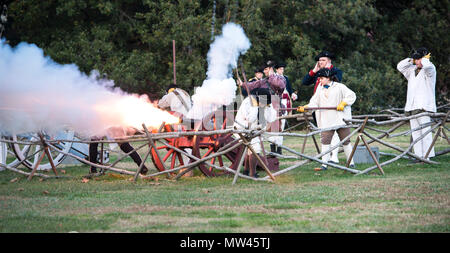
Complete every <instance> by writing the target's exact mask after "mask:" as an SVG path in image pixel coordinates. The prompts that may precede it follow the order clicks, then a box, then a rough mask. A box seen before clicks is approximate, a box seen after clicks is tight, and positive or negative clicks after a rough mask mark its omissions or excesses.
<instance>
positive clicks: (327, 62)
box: [302, 51, 342, 93]
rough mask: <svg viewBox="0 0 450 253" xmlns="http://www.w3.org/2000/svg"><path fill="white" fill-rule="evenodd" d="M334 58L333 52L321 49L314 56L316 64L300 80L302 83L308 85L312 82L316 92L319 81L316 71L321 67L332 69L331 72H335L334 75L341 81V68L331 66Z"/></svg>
mask: <svg viewBox="0 0 450 253" xmlns="http://www.w3.org/2000/svg"><path fill="white" fill-rule="evenodd" d="M334 59H335V57H334V54H332V53H330V52H328V51H323V52H321V53H320V54H318V55H317V56H316V58H315V60H316V65H315V66H314V68H313V69H311V70H310V71H309V72H308V74H306V75H305V77H304V78H303V81H302V85H305V86H310V85H312V84H314V93H316V89H317V86H318V85H319V81H318V79H317V76H316V73H317V71H319V70H320V69H321V68H328V69H331V70H333V72H334V73H335V74H336V75H335V76H336V78H337V80H338V82H341V81H342V70H340V69H338V68H337V67H335V66H333V64H332V63H331V61H332V60H334Z"/></svg>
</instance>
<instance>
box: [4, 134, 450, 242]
mask: <svg viewBox="0 0 450 253" xmlns="http://www.w3.org/2000/svg"><path fill="white" fill-rule="evenodd" d="M407 129H408V128H402V129H401V130H399V131H402V130H407ZM387 140H388V141H389V142H394V143H395V144H396V145H398V146H401V147H407V145H408V143H409V137H398V138H395V139H387ZM352 141H353V143H354V138H353V139H352ZM302 142H303V141H302V139H300V138H285V145H286V146H289V147H291V148H294V149H295V150H297V151H299V150H300V149H301V145H302ZM372 145H373V146H378V147H379V148H380V151H383V152H390V153H398V152H395V151H393V150H389V149H387V148H384V147H383V146H381V145H379V144H375V143H374V144H372ZM448 147H449V146H448V145H447V143H446V141H445V140H442V139H441V138H439V139H438V142H437V147H436V150H437V151H439V150H443V149H445V148H448ZM284 153H286V152H284ZM306 153H307V154H308V153H309V154H314V148H313V145H312V140H311V139H309V140H308V145H307V152H306ZM390 158H392V157H386V156H382V157H381V161H385V160H387V159H390ZM340 160H341V164H343V163H344V155H343V153H341V154H340ZM432 160H434V161H437V162H439V163H440V164H439V165H426V164H410V163H408V160H406V159H400V160H398V161H397V162H395V163H393V164H390V165H387V166H384V167H383V169H384V171H385V173H386V174H385V176H381V175H379V173H377V170H374V171H373V173H370V174H368V175H363V176H354V175H352V174H350V173H348V172H344V171H342V170H338V169H329V170H328V171H325V172H315V171H313V168H314V167H317V166H318V163H314V162H312V163H309V164H307V165H305V166H302V167H299V168H297V169H295V170H292V171H290V172H288V173H286V174H283V175H280V176H278V177H277V178H276V182H275V183H269V182H254V181H249V180H245V179H239V180H238V181H237V183H236V184H235V185H232V180H233V177H232V176H224V177H217V178H205V177H204V176H202V175H200V173H199V172H198V171H196V173H195V176H194V177H190V178H182V179H180V180H178V181H174V180H168V179H166V178H165V177H164V176H161V177H159V178H158V179H157V180H139V181H138V182H137V183H133V182H131V181H130V180H129V179H130V178H131V176H122V175H117V174H112V173H107V174H106V175H104V176H101V177H97V178H94V179H91V180H90V181H88V182H83V181H82V176H83V175H86V174H87V171H88V167H87V166H84V165H80V166H60V167H58V168H59V169H63V170H64V171H66V173H65V174H66V175H69V176H71V178H68V179H50V180H39V178H37V177H35V178H33V180H32V181H27V180H26V177H24V176H21V175H19V174H16V173H13V172H10V171H2V172H0V232H51V233H53V232H71V231H78V232H162V233H166V232H174V233H179V232H188V233H189V232H218V233H222V232H224V233H228V232H231V233H240V232H256V233H259V232H273V233H279V232H363V233H364V232H450V171H449V164H450V154H446V155H442V156H439V157H436V158H434V159H432ZM295 162H297V160H295V159H284V160H281V161H280V164H281V167H282V168H285V167H287V166H289V165H292V164H294V163H295ZM125 165H126V166H129V167H130V168H135V165H134V164H133V163H128V164H125ZM371 165H372V164H370V165H369V164H368V165H358V169H363V168H367V167H369V166H371ZM260 173H261V174H263V172H260ZM48 174H51V173H50V172H48Z"/></svg>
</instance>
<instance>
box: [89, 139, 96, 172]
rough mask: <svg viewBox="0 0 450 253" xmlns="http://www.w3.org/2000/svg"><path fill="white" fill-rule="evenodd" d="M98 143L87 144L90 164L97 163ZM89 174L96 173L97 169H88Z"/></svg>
mask: <svg viewBox="0 0 450 253" xmlns="http://www.w3.org/2000/svg"><path fill="white" fill-rule="evenodd" d="M97 148H98V143H91V144H89V162H91V163H97V162H98V161H97V157H98V150H97ZM89 173H97V168H96V167H94V166H91V168H90V169H89Z"/></svg>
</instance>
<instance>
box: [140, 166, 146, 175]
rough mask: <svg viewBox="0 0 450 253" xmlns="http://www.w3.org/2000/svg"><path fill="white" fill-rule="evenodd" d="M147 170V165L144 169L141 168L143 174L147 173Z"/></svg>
mask: <svg viewBox="0 0 450 253" xmlns="http://www.w3.org/2000/svg"><path fill="white" fill-rule="evenodd" d="M147 172H148V169H147V167H142V169H141V174H142V175H146V174H147Z"/></svg>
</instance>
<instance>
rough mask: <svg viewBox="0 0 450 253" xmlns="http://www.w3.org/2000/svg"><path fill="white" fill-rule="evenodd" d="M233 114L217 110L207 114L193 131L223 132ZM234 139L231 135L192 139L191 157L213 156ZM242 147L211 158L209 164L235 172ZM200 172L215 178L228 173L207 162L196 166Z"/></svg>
mask: <svg viewBox="0 0 450 253" xmlns="http://www.w3.org/2000/svg"><path fill="white" fill-rule="evenodd" d="M233 116H234V115H233V112H232V111H226V110H218V111H215V112H212V113H210V114H208V115H207V116H206V117H205V118H203V121H202V122H200V123H198V125H196V128H195V130H196V131H199V130H225V129H226V126H227V123H230V121H231V119H233ZM233 140H235V138H234V137H233V136H232V134H215V135H210V136H198V135H195V136H194V138H193V148H192V155H194V156H196V157H198V158H204V157H207V156H210V155H213V154H215V153H216V152H217V151H219V149H220V148H221V147H223V146H224V145H226V144H228V143H230V142H232V141H233ZM242 152H243V146H242V145H241V146H239V147H238V148H236V149H234V150H232V151H230V152H227V153H225V154H223V155H220V156H217V157H213V158H211V160H210V161H209V163H210V164H214V165H217V166H227V167H228V168H230V169H233V170H236V168H237V167H238V165H239V161H240V158H241V157H242ZM198 168H199V169H200V171H201V172H202V173H203V174H204V175H205V176H207V177H215V176H220V175H223V174H228V172H225V171H222V170H218V169H215V168H214V167H212V166H211V165H208V162H205V163H201V164H199V165H198Z"/></svg>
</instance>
